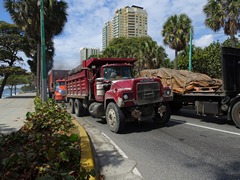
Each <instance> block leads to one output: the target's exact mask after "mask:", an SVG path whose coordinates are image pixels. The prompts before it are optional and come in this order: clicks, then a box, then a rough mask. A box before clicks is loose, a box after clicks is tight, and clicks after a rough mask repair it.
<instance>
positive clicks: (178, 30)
mask: <svg viewBox="0 0 240 180" xmlns="http://www.w3.org/2000/svg"><path fill="white" fill-rule="evenodd" d="M191 23H192V20H191V19H190V18H189V17H188V16H187V15H186V14H180V15H179V16H177V14H175V15H173V16H170V17H169V18H168V19H167V21H166V22H165V23H164V25H163V30H162V36H163V37H164V40H163V44H164V45H169V47H170V48H171V49H174V50H175V69H178V67H177V53H178V51H181V50H183V49H184V48H185V47H186V45H187V44H188V42H189V40H190V28H192V25H191Z"/></svg>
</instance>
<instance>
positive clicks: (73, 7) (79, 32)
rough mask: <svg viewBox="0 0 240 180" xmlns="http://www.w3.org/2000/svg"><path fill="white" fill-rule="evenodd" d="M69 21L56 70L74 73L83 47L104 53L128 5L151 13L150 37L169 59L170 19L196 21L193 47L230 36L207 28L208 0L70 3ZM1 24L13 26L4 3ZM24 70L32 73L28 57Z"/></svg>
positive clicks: (69, 0) (56, 41)
mask: <svg viewBox="0 0 240 180" xmlns="http://www.w3.org/2000/svg"><path fill="white" fill-rule="evenodd" d="M66 2H67V3H68V10H67V14H68V21H67V23H66V25H65V28H64V31H63V32H62V34H61V35H58V36H55V37H54V46H55V56H54V67H53V69H56V70H57V69H66V70H68V69H69V70H70V69H73V68H75V67H77V66H78V65H79V64H80V48H81V47H98V48H100V50H102V28H103V26H104V23H105V22H106V21H109V20H112V19H113V16H114V12H115V11H116V10H117V9H119V8H123V7H124V6H132V5H137V6H141V7H143V8H144V9H145V10H146V11H147V13H148V35H149V36H150V37H152V38H153V40H155V41H157V43H158V45H159V46H163V47H164V48H165V50H166V53H167V54H168V57H169V58H170V59H171V60H173V59H174V50H172V49H170V48H169V47H168V46H165V45H163V37H162V35H161V31H162V27H163V24H164V23H165V22H166V20H167V18H168V17H169V16H172V15H174V14H177V15H179V14H181V13H185V14H187V16H188V17H189V18H191V19H192V24H193V28H194V36H193V44H194V45H195V46H199V47H202V48H204V47H205V46H208V45H209V44H211V43H212V42H213V41H217V40H219V41H220V42H223V41H225V40H226V39H227V38H228V37H229V36H227V35H225V34H224V33H223V30H220V31H219V32H217V33H215V32H214V31H212V30H211V29H209V28H207V27H206V26H205V25H204V20H205V18H206V17H205V15H204V14H203V6H204V5H206V4H207V2H208V1H207V0H121V1H119V0H66ZM0 21H6V22H9V23H13V21H12V20H11V18H10V15H9V14H8V12H6V11H5V9H4V8H3V0H0ZM20 55H21V56H22V57H23V59H24V61H25V66H23V68H25V69H27V70H28V71H29V66H28V64H27V63H26V61H27V58H26V57H25V56H24V54H23V53H20Z"/></svg>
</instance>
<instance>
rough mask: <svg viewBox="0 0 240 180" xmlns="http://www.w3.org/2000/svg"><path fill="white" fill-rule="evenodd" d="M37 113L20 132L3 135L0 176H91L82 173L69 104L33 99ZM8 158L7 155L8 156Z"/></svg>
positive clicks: (0, 146) (70, 177) (28, 119)
mask: <svg viewBox="0 0 240 180" xmlns="http://www.w3.org/2000/svg"><path fill="white" fill-rule="evenodd" d="M34 104H35V112H28V113H27V114H26V117H27V118H26V119H27V122H26V123H25V125H24V126H23V128H22V129H21V130H19V131H18V132H17V133H14V132H13V133H11V134H6V135H3V134H2V135H0V179H89V177H90V175H91V176H95V171H94V170H92V171H90V172H86V170H84V169H83V170H82V171H81V172H80V166H81V165H80V158H81V154H80V146H79V145H80V137H79V136H78V135H77V134H74V133H72V132H74V131H76V130H75V129H76V127H75V126H74V124H73V123H72V122H71V116H70V114H69V113H67V109H66V105H65V104H64V103H62V107H59V106H58V105H57V103H55V101H54V100H52V99H50V98H49V99H48V101H47V102H42V101H41V100H40V98H39V97H36V98H35V100H34ZM6 157H7V158H6Z"/></svg>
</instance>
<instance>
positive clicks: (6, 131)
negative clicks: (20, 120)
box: [0, 124, 19, 134]
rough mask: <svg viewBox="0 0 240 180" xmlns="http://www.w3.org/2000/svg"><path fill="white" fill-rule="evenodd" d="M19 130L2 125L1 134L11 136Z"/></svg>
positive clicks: (0, 126)
mask: <svg viewBox="0 0 240 180" xmlns="http://www.w3.org/2000/svg"><path fill="white" fill-rule="evenodd" d="M18 130H19V129H17V128H13V127H10V126H7V125H6V124H0V133H1V134H10V133H12V132H17V131H18Z"/></svg>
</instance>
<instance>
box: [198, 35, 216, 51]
mask: <svg viewBox="0 0 240 180" xmlns="http://www.w3.org/2000/svg"><path fill="white" fill-rule="evenodd" d="M213 39H214V38H213V35H212V34H208V35H203V36H202V37H201V38H200V39H197V40H194V41H193V44H194V45H195V46H198V47H201V48H204V47H205V46H208V45H209V44H211V43H212V42H213Z"/></svg>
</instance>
